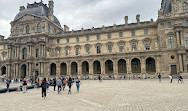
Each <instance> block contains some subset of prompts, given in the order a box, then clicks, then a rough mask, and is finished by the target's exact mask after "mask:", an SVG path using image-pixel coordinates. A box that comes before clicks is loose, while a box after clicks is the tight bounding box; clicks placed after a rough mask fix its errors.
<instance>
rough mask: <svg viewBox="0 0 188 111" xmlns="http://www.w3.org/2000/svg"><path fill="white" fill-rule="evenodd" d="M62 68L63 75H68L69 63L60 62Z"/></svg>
mask: <svg viewBox="0 0 188 111" xmlns="http://www.w3.org/2000/svg"><path fill="white" fill-rule="evenodd" d="M60 69H61V75H67V64H66V63H65V62H62V63H61V64H60Z"/></svg>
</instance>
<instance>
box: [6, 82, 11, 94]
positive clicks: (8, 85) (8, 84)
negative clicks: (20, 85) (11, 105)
mask: <svg viewBox="0 0 188 111" xmlns="http://www.w3.org/2000/svg"><path fill="white" fill-rule="evenodd" d="M6 84H7V92H9V87H10V81H9V80H8V79H7V80H6Z"/></svg>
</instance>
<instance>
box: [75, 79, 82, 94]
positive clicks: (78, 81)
mask: <svg viewBox="0 0 188 111" xmlns="http://www.w3.org/2000/svg"><path fill="white" fill-rule="evenodd" d="M80 83H81V82H80V80H79V79H78V78H77V80H76V87H77V93H79V89H80Z"/></svg>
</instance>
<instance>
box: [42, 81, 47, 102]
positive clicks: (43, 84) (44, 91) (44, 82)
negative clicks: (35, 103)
mask: <svg viewBox="0 0 188 111" xmlns="http://www.w3.org/2000/svg"><path fill="white" fill-rule="evenodd" d="M47 85H48V84H47V82H46V78H44V80H43V81H42V84H41V87H42V98H44V99H45V98H46V89H47Z"/></svg>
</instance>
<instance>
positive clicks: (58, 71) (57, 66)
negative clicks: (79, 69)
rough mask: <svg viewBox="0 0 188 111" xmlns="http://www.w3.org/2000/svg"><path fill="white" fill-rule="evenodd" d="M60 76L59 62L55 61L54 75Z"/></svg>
mask: <svg viewBox="0 0 188 111" xmlns="http://www.w3.org/2000/svg"><path fill="white" fill-rule="evenodd" d="M60 76H61V74H60V63H57V64H56V77H58V78H59V77H60Z"/></svg>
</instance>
